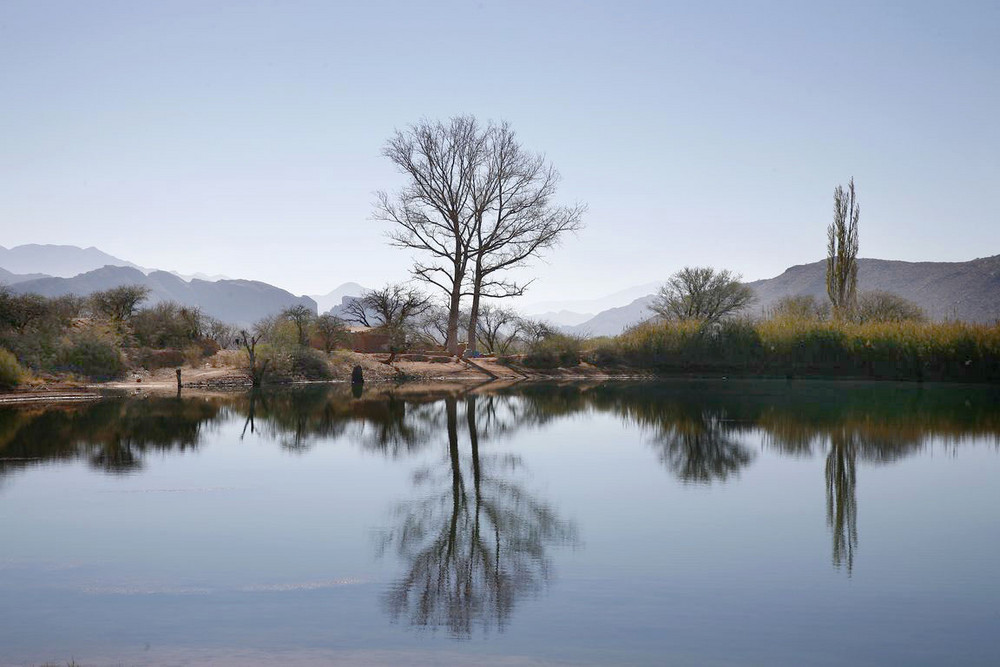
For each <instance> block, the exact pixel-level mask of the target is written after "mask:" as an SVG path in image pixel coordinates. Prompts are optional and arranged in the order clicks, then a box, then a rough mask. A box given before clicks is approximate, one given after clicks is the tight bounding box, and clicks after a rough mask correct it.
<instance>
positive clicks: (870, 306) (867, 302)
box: [853, 290, 927, 322]
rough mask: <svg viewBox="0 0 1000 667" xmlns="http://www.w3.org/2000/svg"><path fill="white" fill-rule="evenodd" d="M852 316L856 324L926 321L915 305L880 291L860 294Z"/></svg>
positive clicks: (890, 293) (924, 315)
mask: <svg viewBox="0 0 1000 667" xmlns="http://www.w3.org/2000/svg"><path fill="white" fill-rule="evenodd" d="M853 314H854V319H855V320H856V321H858V322H908V321H909V322H923V321H924V320H926V319H927V315H926V314H925V313H924V311H923V309H922V308H921V307H920V306H919V305H917V304H916V303H914V302H912V301H910V300H909V299H905V298H903V297H901V296H899V295H898V294H893V293H892V292H883V291H880V290H873V291H870V292H861V294H859V295H858V303H857V307H856V308H855V309H854V313H853Z"/></svg>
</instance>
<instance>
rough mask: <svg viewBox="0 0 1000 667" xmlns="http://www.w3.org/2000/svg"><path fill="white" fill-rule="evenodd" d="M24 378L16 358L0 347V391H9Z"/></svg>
mask: <svg viewBox="0 0 1000 667" xmlns="http://www.w3.org/2000/svg"><path fill="white" fill-rule="evenodd" d="M23 377H24V370H23V369H22V368H21V364H19V363H17V357H15V356H14V355H13V354H11V353H10V352H8V351H7V350H5V349H3V348H2V347H0V389H11V388H13V387H16V386H17V385H18V384H20V382H21V379H22V378H23Z"/></svg>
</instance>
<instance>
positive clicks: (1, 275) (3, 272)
mask: <svg viewBox="0 0 1000 667" xmlns="http://www.w3.org/2000/svg"><path fill="white" fill-rule="evenodd" d="M48 277H49V276H48V275H46V274H44V273H13V272H11V271H8V270H7V269H4V268H0V285H13V284H14V283H23V282H24V281H25V280H36V279H38V278H48Z"/></svg>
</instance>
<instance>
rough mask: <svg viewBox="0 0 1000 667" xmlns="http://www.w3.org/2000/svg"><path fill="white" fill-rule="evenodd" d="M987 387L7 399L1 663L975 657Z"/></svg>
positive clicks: (986, 480) (991, 626) (994, 517)
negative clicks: (45, 402) (69, 401)
mask: <svg viewBox="0 0 1000 667" xmlns="http://www.w3.org/2000/svg"><path fill="white" fill-rule="evenodd" d="M998 443H1000V389H998V388H996V387H993V388H991V387H983V386H980V387H966V386H962V387H956V386H919V385H892V384H874V385H873V384H851V383H836V384H827V383H808V382H795V383H785V382H750V381H746V382H733V381H730V382H725V381H677V382H669V383H657V384H621V383H618V384H614V383H608V384H598V385H588V386H579V385H577V386H527V387H521V388H512V389H505V390H497V391H494V392H490V391H486V390H479V391H478V392H475V393H467V392H466V393H462V392H454V393H449V392H448V391H445V390H438V391H436V392H433V393H428V394H415V393H412V392H407V393H402V392H401V391H389V390H371V391H368V390H366V391H365V393H363V394H362V395H361V396H360V397H355V396H354V395H352V393H351V391H350V390H349V389H348V388H344V387H332V388H331V387H322V388H311V389H309V390H296V391H285V392H279V393H267V394H261V395H258V396H251V395H233V396H225V397H215V398H190V399H175V398H146V399H121V398H120V399H109V400H104V401H101V402H99V403H96V404H88V405H73V406H65V407H55V408H50V409H44V408H38V407H32V408H18V409H3V410H0V536H2V538H0V664H4V665H7V664H14V665H19V664H29V665H30V664H35V665H38V664H42V663H45V662H48V661H51V662H58V663H59V664H65V663H66V662H67V661H68V660H70V659H75V660H76V661H77V662H78V663H80V664H83V665H90V664H98V665H103V664H114V665H119V664H121V665H131V664H140V665H146V664H170V665H173V664H176V665H192V664H232V665H243V664H290V665H298V664H303V665H310V664H331V663H340V662H342V663H344V664H469V663H480V664H481V663H490V664H504V665H508V664H510V665H515V664H516V665H521V664H532V665H534V664H616V665H618V664H649V665H659V664H698V665H702V664H710V665H715V664H720V665H728V664H757V665H776V664H786V665H801V664H844V663H849V664H853V665H864V664H871V665H889V664H892V665H897V664H906V665H917V664H926V665H945V664H947V665H955V664H966V665H977V664H978V665H997V664H1000V486H998V480H1000V446H998Z"/></svg>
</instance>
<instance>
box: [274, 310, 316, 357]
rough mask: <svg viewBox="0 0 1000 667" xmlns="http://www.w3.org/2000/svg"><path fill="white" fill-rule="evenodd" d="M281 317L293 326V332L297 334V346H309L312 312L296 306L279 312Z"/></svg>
mask: <svg viewBox="0 0 1000 667" xmlns="http://www.w3.org/2000/svg"><path fill="white" fill-rule="evenodd" d="M281 316H282V317H283V318H285V319H286V320H288V321H289V322H291V323H292V324H294V325H295V330H296V331H297V332H298V334H299V337H298V340H299V345H301V346H302V347H305V346H306V345H308V344H309V324H310V322H312V319H313V317H315V315H314V314H313V311H312V310H311V309H310V308H307V307H306V306H303V305H302V304H299V305H297V306H292V307H290V308H285V309H284V310H283V311H281Z"/></svg>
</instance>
